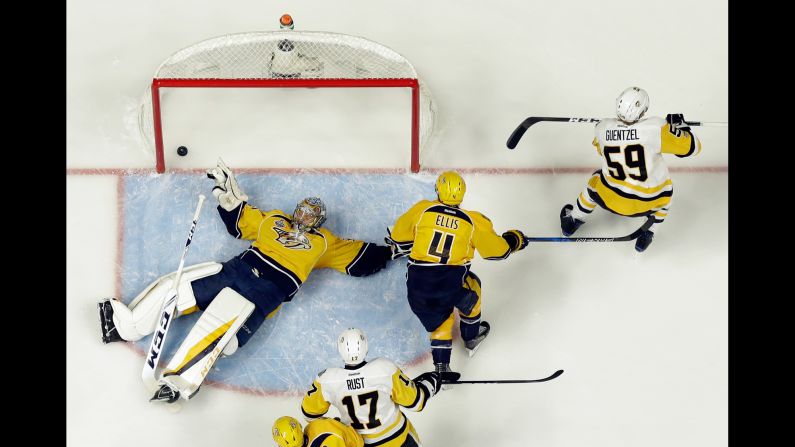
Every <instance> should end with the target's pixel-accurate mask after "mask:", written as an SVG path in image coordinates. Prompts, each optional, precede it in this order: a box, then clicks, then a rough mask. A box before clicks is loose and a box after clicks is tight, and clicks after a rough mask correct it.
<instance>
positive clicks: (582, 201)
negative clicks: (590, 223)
mask: <svg viewBox="0 0 795 447" xmlns="http://www.w3.org/2000/svg"><path fill="white" fill-rule="evenodd" d="M577 199H578V200H577V206H579V207H580V209H581V210H582V211H583V212H586V213H590V212H591V211H593V210H594V208H596V203H594V202H593V201H592V200H591V199H590V198H588V197H586V196H585V193H582V192H581V193H580V196H579V197H578V198H577Z"/></svg>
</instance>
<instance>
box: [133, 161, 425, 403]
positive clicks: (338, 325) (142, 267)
mask: <svg viewBox="0 0 795 447" xmlns="http://www.w3.org/2000/svg"><path fill="white" fill-rule="evenodd" d="M237 179H238V182H239V184H240V187H241V188H242V189H243V191H244V192H245V193H246V194H248V196H249V202H250V203H251V204H252V205H254V206H256V207H257V208H260V209H263V210H270V209H281V210H283V211H284V212H286V213H290V214H291V213H292V211H293V209H294V207H295V205H296V204H297V203H298V202H300V201H301V199H303V198H305V197H310V196H317V197H320V198H321V199H323V202H325V204H326V208H327V216H328V220H327V221H326V223H325V224H324V227H326V228H328V229H329V230H331V231H332V232H333V233H334V234H336V235H338V236H341V237H346V238H350V239H360V240H364V241H368V242H375V243H381V244H383V238H384V236H386V234H387V233H386V228H387V226H390V225H393V224H394V222H395V220H396V219H397V217H398V216H399V215H400V214H402V213H404V212H406V211H407V210H408V209H409V207H411V206H412V205H413V204H414V203H416V202H417V201H419V200H421V199H429V198H433V197H434V196H435V194H434V190H433V180H434V179H433V178H430V177H429V178H428V179H425V178H423V177H422V176H406V175H399V174H300V175H289V174H239V175H237ZM211 189H212V182H211V181H210V180H209V179H207V177H206V176H205V175H203V174H202V175H200V174H163V175H159V176H151V175H128V176H125V177H124V198H123V207H124V210H123V216H124V217H123V219H124V222H123V223H124V234H123V239H122V241H123V242H122V250H123V254H122V263H121V267H120V276H121V286H122V287H121V289H122V300H123V301H124V302H126V303H129V302H130V301H132V300H133V298H135V296H136V295H137V294H138V293H140V291H141V290H143V289H144V287H146V286H147V285H148V284H149V283H151V282H152V281H154V280H155V279H157V278H159V277H160V276H162V275H164V274H167V273H169V272H173V271H176V269H177V267H178V264H179V259H180V256H181V255H182V250H183V249H184V247H185V241H186V239H187V236H188V230H189V229H190V226H191V220H192V218H193V213H194V211H195V209H196V205H197V202H198V197H199V194H204V195H205V196H207V197H208V199H207V201H206V202H205V206H204V207H203V208H202V211H201V214H200V216H199V221H198V224H197V226H196V232H195V234H194V237H193V241H192V242H191V245H190V249H189V250H188V254H187V257H186V259H185V265H186V266H189V265H192V264H197V263H200V262H207V261H217V262H223V261H226V260H228V259H230V258H232V257H233V256H236V255H238V254H239V253H241V252H242V251H243V250H245V248H246V247H248V245H249V241H243V240H237V239H234V238H233V237H232V236H230V235H229V233H227V231H226V229H225V227H224V224H223V222H222V221H221V219H220V217H219V216H218V212H217V211H216V209H215V208H216V205H217V203H215V202H216V201H215V199H214V198H213V197H212V194H211ZM405 274H406V265H405V261H404V260H398V261H395V262H392V263H390V265H388V266H387V268H386V269H384V270H383V271H381V272H378V273H376V274H375V275H374V276H371V277H366V278H355V277H349V276H347V275H345V274H342V273H339V272H337V271H334V270H329V269H319V270H315V271H314V272H312V274H311V275H310V278H309V279H308V280H307V281H306V283H305V284H304V286H303V287H302V288H301V290H300V291H299V292H298V294H297V295H296V297H295V299H293V300H292V301H291V302H289V303H285V304H284V305H283V306H282V308H281V309H280V310H279V312H277V314H276V315H275V316H274V317H273V318H271V319H270V320H267V321H266V322H265V323H263V325H262V326H261V327H260V329H259V330H258V331H257V333H256V334H254V336H253V337H252V338H251V340H250V341H249V342H248V343H247V344H246V346H244V347H243V348H241V349H240V350H238V351H237V352H236V353H235V355H233V356H231V357H228V358H223V359H220V360H219V361H218V362H217V363H216V365H215V368H214V369H213V370H212V371H211V372H210V374H209V375H208V379H209V380H212V381H216V382H221V383H225V384H229V385H233V386H237V387H242V388H248V389H255V390H265V391H276V392H293V393H296V392H297V393H301V392H303V391H305V389H306V388H307V387H308V386H309V385H310V384H311V383H312V380H313V378H314V376H315V375H316V374H317V373H318V372H320V371H322V370H323V369H325V368H328V367H330V366H341V360H340V359H339V356H338V354H337V347H336V337H337V335H338V334H339V333H340V332H341V331H342V330H344V329H346V328H348V327H358V328H361V329H362V330H363V331H364V332H365V334H367V337H368V342H369V343H368V345H369V348H370V351H369V353H368V358H375V357H387V358H390V359H392V360H393V361H395V362H396V363H398V364H399V365H400V364H404V365H405V364H408V363H410V362H412V361H413V360H415V359H417V358H418V357H420V356H422V355H423V354H425V353H426V352H427V351H428V350H429V346H428V338H427V337H428V335H427V333H426V332H425V330H424V329H423V327H422V325H421V324H420V322H419V320H418V319H417V318H416V317H415V316H414V314H413V313H412V312H411V309H410V308H409V306H408V302H407V301H406V298H405V297H406V281H405ZM198 314H199V313H194V314H191V315H187V316H185V317H182V318H179V319H177V320H175V321H174V323H173V325H172V327H171V329H170V330H169V337H168V340H167V341H166V345H167V346H166V347H165V353H166V356H165V357H164V361H167V359H169V358H170V357H171V356H172V355H173V354H174V352H176V349H177V347H178V345H179V342H180V341H181V340H183V339H184V338H185V336H187V334H188V331H189V330H190V328H191V327H192V326H193V324H194V323H195V322H196V320H197V319H198V317H199V315H198ZM149 341H150V337H145V338H144V339H142V340H140V341H138V342H137V343H138V345H139V346H140V347H141V348H142V350H144V351H146V350H147V349H148V346H149Z"/></svg>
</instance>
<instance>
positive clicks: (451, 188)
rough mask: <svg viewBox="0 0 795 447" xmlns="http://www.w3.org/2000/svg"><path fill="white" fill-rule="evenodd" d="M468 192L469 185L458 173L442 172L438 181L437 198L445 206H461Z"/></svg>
mask: <svg viewBox="0 0 795 447" xmlns="http://www.w3.org/2000/svg"><path fill="white" fill-rule="evenodd" d="M466 192H467V185H466V183H464V179H463V178H461V176H460V175H458V173H457V172H454V171H446V172H442V173H441V174H439V177H438V178H437V179H436V197H438V198H439V201H440V202H442V203H444V204H445V205H452V206H457V205H460V204H461V202H462V201H463V200H464V194H465V193H466Z"/></svg>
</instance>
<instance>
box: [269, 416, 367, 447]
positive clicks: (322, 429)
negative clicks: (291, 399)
mask: <svg viewBox="0 0 795 447" xmlns="http://www.w3.org/2000/svg"><path fill="white" fill-rule="evenodd" d="M272 433H273V440H274V441H276V445H278V446H279V447H362V446H364V440H363V439H362V436H361V435H360V434H359V433H356V430H354V429H352V428H351V427H350V426H348V425H345V424H343V423H342V422H340V421H338V420H335V419H329V418H320V419H315V420H314V421H312V422H310V423H309V424H307V426H306V428H304V429H303V430H302V429H301V424H300V423H299V422H298V421H297V420H296V419H295V418H291V417H290V416H282V417H280V418H279V419H276V422H274V423H273V429H272Z"/></svg>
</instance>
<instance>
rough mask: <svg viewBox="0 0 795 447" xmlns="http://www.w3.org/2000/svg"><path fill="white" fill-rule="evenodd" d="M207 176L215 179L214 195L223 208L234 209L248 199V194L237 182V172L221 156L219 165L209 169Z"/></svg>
mask: <svg viewBox="0 0 795 447" xmlns="http://www.w3.org/2000/svg"><path fill="white" fill-rule="evenodd" d="M207 177H208V178H211V179H213V180H215V186H213V195H214V196H215V198H216V199H218V203H219V204H220V205H221V208H223V209H225V210H227V211H232V210H234V209H235V208H237V207H238V206H240V204H241V203H242V202H245V201H248V196H247V195H246V194H244V193H243V190H241V189H240V186H238V184H237V179H235V174H233V173H232V170H231V169H229V168H228V167H227V166H226V164H224V161H223V160H221V159H220V158H218V166H216V167H214V168H212V169H208V170H207Z"/></svg>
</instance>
